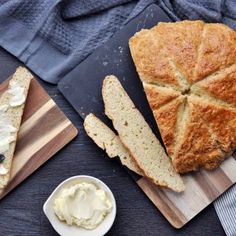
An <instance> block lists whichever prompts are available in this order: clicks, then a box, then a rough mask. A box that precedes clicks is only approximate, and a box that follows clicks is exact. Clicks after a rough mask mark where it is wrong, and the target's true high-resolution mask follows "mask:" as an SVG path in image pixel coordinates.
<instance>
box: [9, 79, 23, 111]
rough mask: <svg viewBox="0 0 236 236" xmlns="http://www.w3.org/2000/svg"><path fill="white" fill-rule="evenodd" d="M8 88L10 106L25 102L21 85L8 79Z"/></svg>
mask: <svg viewBox="0 0 236 236" xmlns="http://www.w3.org/2000/svg"><path fill="white" fill-rule="evenodd" d="M9 85H10V88H9V90H8V93H9V94H10V95H11V99H10V102H9V103H10V106H11V107H17V106H20V105H22V104H23V103H24V102H25V99H26V96H25V94H24V91H25V90H24V88H23V87H21V86H20V85H19V84H18V83H17V82H16V81H14V80H11V81H10V84H9Z"/></svg>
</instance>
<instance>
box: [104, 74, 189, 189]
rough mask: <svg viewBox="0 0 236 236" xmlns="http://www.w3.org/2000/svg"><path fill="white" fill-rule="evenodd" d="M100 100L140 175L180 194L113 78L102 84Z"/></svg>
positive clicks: (175, 176) (176, 178) (167, 163)
mask: <svg viewBox="0 0 236 236" xmlns="http://www.w3.org/2000/svg"><path fill="white" fill-rule="evenodd" d="M102 96H103V101H104V104H105V113H106V115H107V116H108V117H109V118H110V119H111V120H112V122H113V125H114V128H115V129H116V130H117V132H118V134H119V137H120V139H121V141H122V143H123V144H124V146H125V147H126V148H127V149H128V150H129V152H130V154H131V155H132V157H133V159H134V160H135V162H136V163H137V165H138V167H139V168H140V169H141V170H142V172H143V174H144V175H145V176H146V177H147V178H148V179H150V180H151V181H152V182H153V183H154V184H156V185H160V186H165V187H168V188H170V189H172V190H174V191H176V192H181V191H183V190H184V188H185V186H184V183H183V181H182V179H181V177H180V176H179V174H177V173H176V171H175V169H174V167H173V166H172V163H171V160H170V158H169V157H168V156H167V155H166V153H165V151H164V149H163V147H162V146H161V144H160V143H159V141H158V139H157V138H156V137H155V135H154V133H153V132H152V130H151V128H150V127H149V125H148V124H147V122H146V121H145V120H144V118H143V116H142V115H141V113H140V112H139V111H138V110H137V109H136V108H135V105H134V103H133V102H132V101H131V99H130V98H129V96H128V94H127V93H126V92H125V90H124V89H123V87H122V85H121V84H120V82H119V80H118V79H117V78H116V77H115V76H107V77H106V78H105V80H104V81H103V87H102Z"/></svg>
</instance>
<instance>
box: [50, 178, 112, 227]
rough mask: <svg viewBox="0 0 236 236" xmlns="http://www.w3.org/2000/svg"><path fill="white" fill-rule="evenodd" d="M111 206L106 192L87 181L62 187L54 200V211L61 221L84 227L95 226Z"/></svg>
mask: <svg viewBox="0 0 236 236" xmlns="http://www.w3.org/2000/svg"><path fill="white" fill-rule="evenodd" d="M112 207H113V206H112V203H111V200H110V199H109V197H108V196H107V194H106V192H105V191H104V190H102V189H99V188H98V187H97V186H96V185H94V184H92V183H88V182H80V183H77V184H75V185H73V186H70V187H68V188H64V189H62V190H61V191H60V192H59V194H58V196H57V198H56V199H55V201H54V211H55V213H56V215H57V217H58V218H59V219H60V220H61V221H65V222H66V223H67V224H68V225H72V224H75V225H77V226H80V227H83V228H85V229H94V228H96V227H97V226H98V225H99V224H100V223H101V222H102V221H103V220H104V218H105V216H106V215H107V214H108V213H110V212H111V210H112Z"/></svg>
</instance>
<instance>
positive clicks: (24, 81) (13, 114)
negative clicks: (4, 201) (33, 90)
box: [0, 67, 33, 189]
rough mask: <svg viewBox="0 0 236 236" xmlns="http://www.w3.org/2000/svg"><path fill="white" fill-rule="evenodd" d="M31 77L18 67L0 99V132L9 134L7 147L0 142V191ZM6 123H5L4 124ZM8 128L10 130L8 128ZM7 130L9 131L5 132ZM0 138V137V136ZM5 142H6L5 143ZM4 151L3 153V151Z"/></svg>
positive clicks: (14, 144)
mask: <svg viewBox="0 0 236 236" xmlns="http://www.w3.org/2000/svg"><path fill="white" fill-rule="evenodd" d="M32 78H33V76H32V75H31V74H30V72H29V71H28V70H27V69H26V68H24V67H18V68H17V70H16V72H15V73H14V75H13V76H12V78H11V79H10V82H9V86H8V90H7V91H5V92H4V93H3V94H2V96H1V97H0V107H1V111H0V119H2V120H3V119H4V122H3V123H2V124H1V125H2V127H1V125H0V132H2V135H3V132H10V133H11V134H10V141H9V142H8V143H9V145H7V148H6V146H5V145H6V144H5V145H4V142H3V143H2V144H1V142H0V152H3V153H0V154H1V156H4V158H5V159H4V160H3V161H2V162H1V163H0V169H1V170H2V172H1V174H0V189H3V188H4V187H6V185H7V183H8V181H9V179H10V173H11V165H12V159H13V156H14V151H15V146H16V142H17V133H18V131H19V128H20V125H21V119H22V116H23V112H24V107H25V101H26V98H27V95H28V90H29V86H30V81H31V79H32ZM20 94H21V95H22V96H21V99H22V100H21V103H22V104H21V105H17V103H16V99H19V97H18V98H16V97H17V96H20ZM5 121H6V122H5ZM9 127H10V128H9ZM7 128H9V130H7ZM0 136H1V135H0ZM6 142H7V141H6ZM3 150H5V151H3Z"/></svg>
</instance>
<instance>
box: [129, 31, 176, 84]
mask: <svg viewBox="0 0 236 236" xmlns="http://www.w3.org/2000/svg"><path fill="white" fill-rule="evenodd" d="M155 39H156V36H155V35H154V33H153V32H152V31H150V30H141V31H140V32H138V33H136V34H135V36H134V37H132V38H131V39H130V40H129V46H130V48H131V53H132V57H133V59H134V63H135V65H136V68H137V71H138V73H139V76H140V77H141V78H142V81H146V82H151V83H157V84H159V83H160V84H169V85H173V86H174V87H179V82H178V80H177V78H176V76H175V74H174V71H173V68H172V67H171V65H170V63H169V61H168V59H167V56H166V55H165V54H164V52H163V50H162V48H161V45H160V43H159V41H158V40H155ZM154 52H155V53H154Z"/></svg>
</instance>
